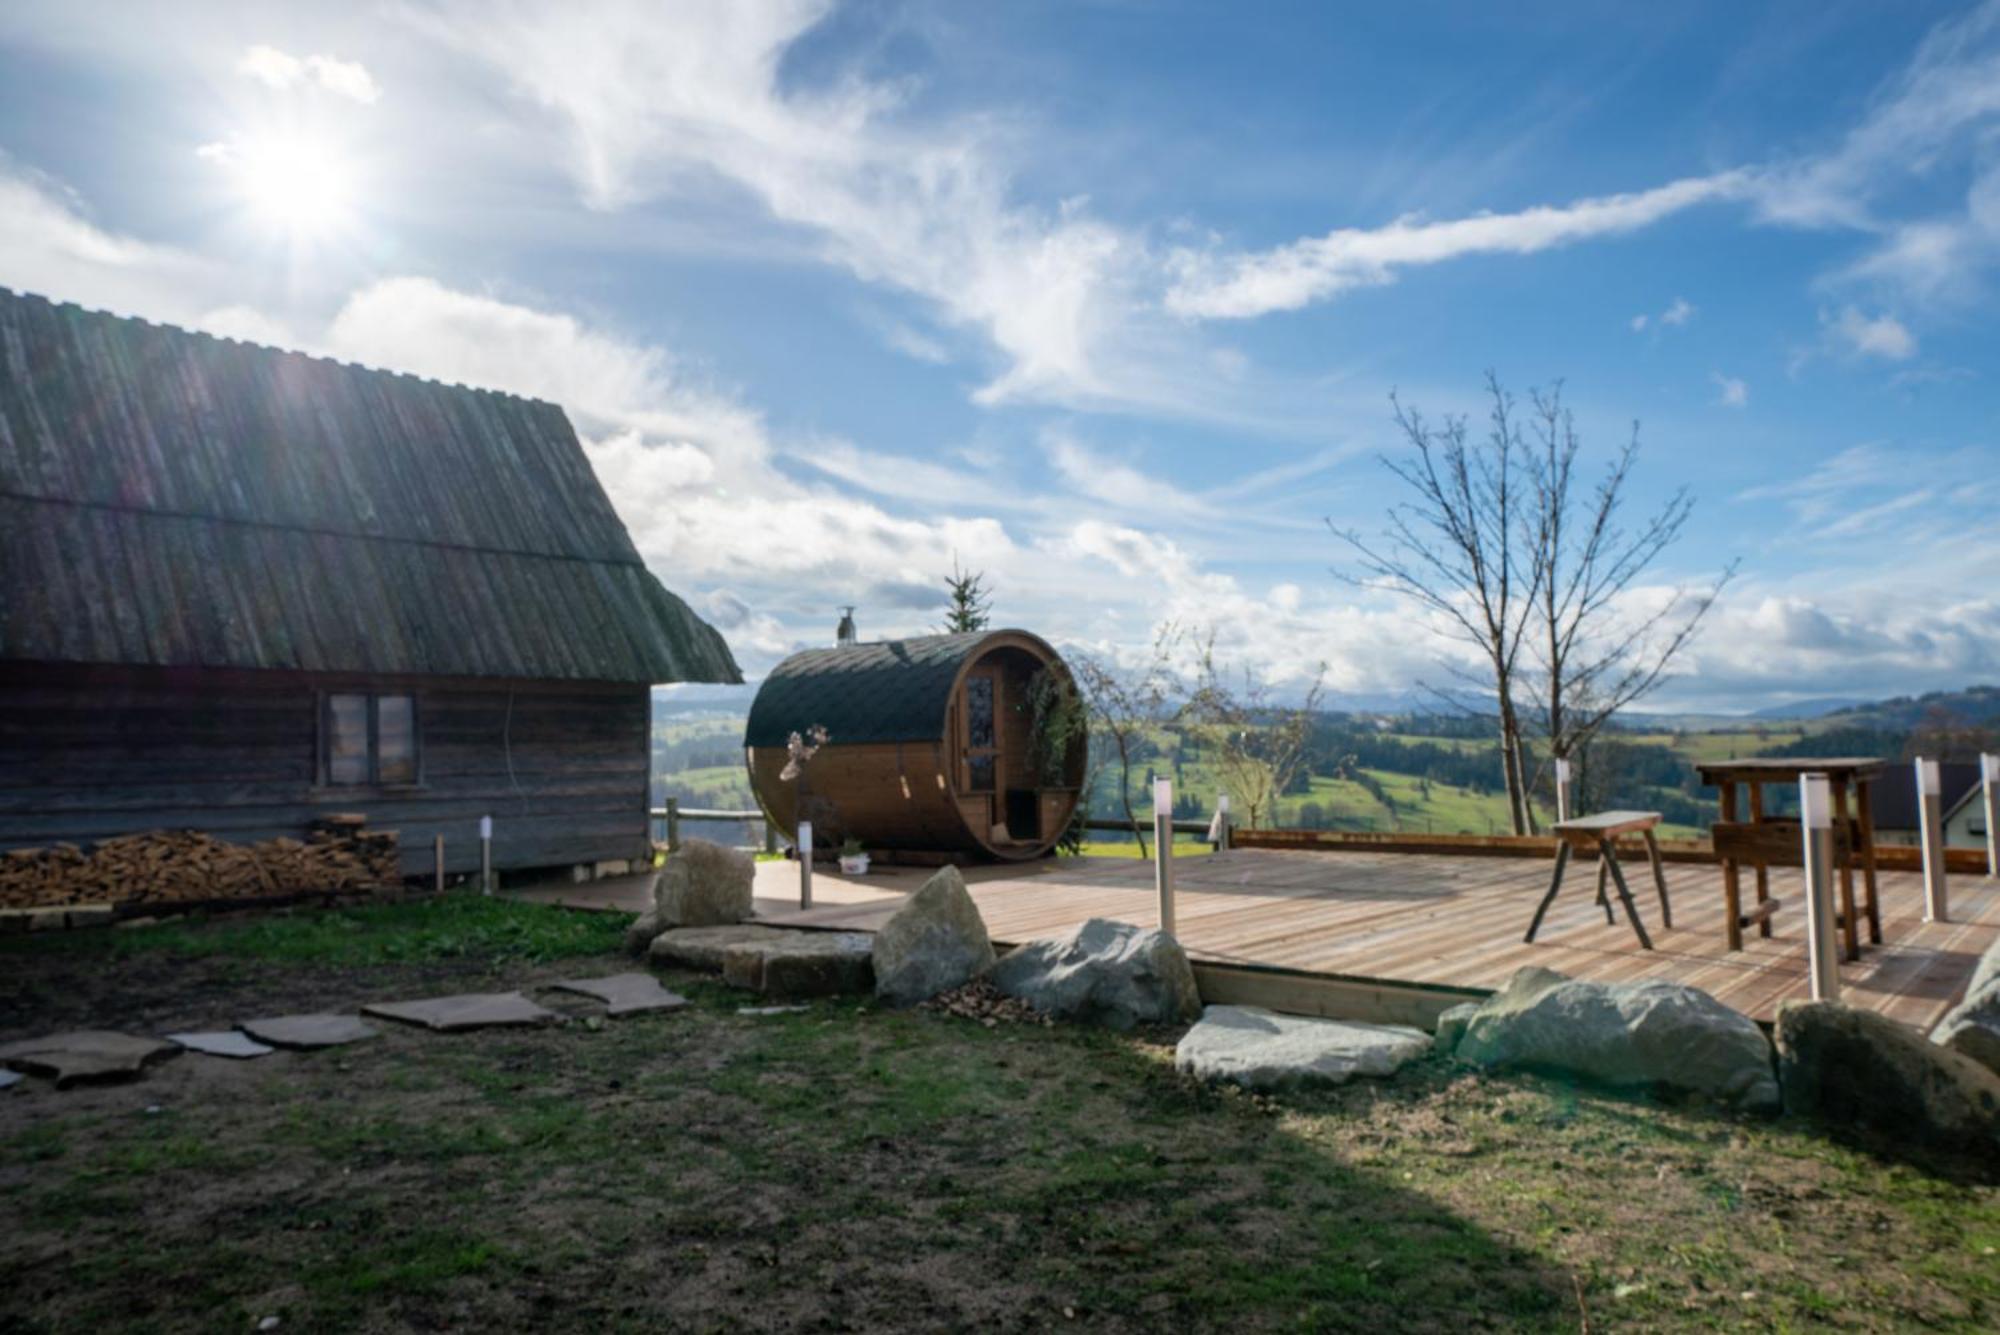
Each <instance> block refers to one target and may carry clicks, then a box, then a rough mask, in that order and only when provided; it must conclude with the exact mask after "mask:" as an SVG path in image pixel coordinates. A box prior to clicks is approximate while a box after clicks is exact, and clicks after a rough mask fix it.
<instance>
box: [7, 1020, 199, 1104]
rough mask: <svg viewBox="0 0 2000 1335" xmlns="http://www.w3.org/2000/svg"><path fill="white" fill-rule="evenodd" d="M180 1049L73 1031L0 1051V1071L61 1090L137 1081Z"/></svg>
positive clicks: (122, 1036)
mask: <svg viewBox="0 0 2000 1335" xmlns="http://www.w3.org/2000/svg"><path fill="white" fill-rule="evenodd" d="M179 1053H180V1048H178V1047H176V1046H175V1045H174V1044H172V1043H162V1042H161V1041H160V1040H159V1039H156V1038H141V1037H139V1036H137V1035H136V1034H121V1033H118V1032H117V1031H115V1030H111V1029H74V1030H71V1031H70V1032H68V1033H63V1034H50V1035H48V1036H47V1037H45V1038H29V1039H23V1040H21V1041H20V1042H18V1043H9V1044H7V1045H5V1046H4V1047H0V1066H11V1067H13V1068H14V1069H16V1070H19V1071H26V1072H27V1073H28V1074H30V1075H42V1076H49V1077H52V1078H53V1079H54V1080H55V1082H56V1088H57V1089H68V1088H70V1087H71V1086H73V1085H92V1084H108V1083H110V1082H112V1081H116V1080H133V1079H137V1078H138V1076H139V1074H140V1073H141V1072H142V1071H144V1070H145V1069H146V1067H148V1066H150V1065H152V1064H153V1063H154V1062H157V1061H163V1060H165V1059H166V1058H168V1057H173V1056H177V1055H178V1054H179Z"/></svg>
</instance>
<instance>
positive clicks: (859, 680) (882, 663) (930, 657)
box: [743, 631, 1054, 746]
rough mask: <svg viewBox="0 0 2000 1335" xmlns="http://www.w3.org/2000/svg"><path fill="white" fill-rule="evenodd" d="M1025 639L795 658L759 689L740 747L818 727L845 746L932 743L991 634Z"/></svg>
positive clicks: (918, 641)
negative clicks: (963, 675) (957, 685)
mask: <svg viewBox="0 0 2000 1335" xmlns="http://www.w3.org/2000/svg"><path fill="white" fill-rule="evenodd" d="M1023 634H1025V632H1022V631H997V632H989V631H976V632H973V633H971V634H967V635H921V636H916V637H914V638H911V639H907V640H878V641H876V642H874V643H871V644H843V645H840V646H838V647H837V648H833V649H808V650H806V651H805V652H804V653H798V654H793V655H792V656H791V657H790V658H787V659H786V660H785V661H784V662H782V663H780V664H778V666H776V667H775V668H772V669H771V675H770V676H768V677H766V678H765V679H764V684H763V685H762V686H761V687H759V688H758V690H757V699H756V701H755V702H754V703H753V704H752V705H751V706H750V719H749V722H748V723H747V724H746V725H745V726H744V730H743V744H744V745H745V746H783V745H784V744H785V741H786V739H787V738H788V737H789V736H790V735H791V734H792V733H794V732H804V731H805V730H806V729H807V728H810V727H811V726H812V725H813V724H815V723H818V724H821V725H823V726H824V727H825V728H826V730H827V733H828V736H829V738H830V739H831V740H832V741H833V742H835V743H838V744H840V745H843V746H844V745H847V744H849V743H865V742H915V741H924V742H929V741H935V740H937V738H938V736H939V734H940V732H941V731H942V729H943V727H944V716H945V707H946V706H947V705H948V704H949V703H950V701H951V687H952V683H953V682H955V681H956V680H958V671H959V668H960V667H962V666H963V665H964V663H965V660H966V659H968V658H970V657H972V656H973V655H974V654H975V653H976V652H977V651H978V650H979V648H980V646H981V645H983V644H985V643H986V642H987V641H988V640H991V639H994V638H995V637H996V636H1002V635H1004V636H1010V637H1011V636H1018V635H1023ZM1035 642H1036V643H1037V644H1039V643H1040V641H1039V640H1037V641H1035ZM1050 657H1054V651H1053V650H1051V651H1050Z"/></svg>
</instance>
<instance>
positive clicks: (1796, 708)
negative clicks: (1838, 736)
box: [1744, 695, 1868, 719]
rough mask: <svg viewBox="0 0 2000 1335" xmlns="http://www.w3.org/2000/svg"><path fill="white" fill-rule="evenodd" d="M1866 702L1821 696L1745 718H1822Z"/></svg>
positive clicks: (1755, 712)
mask: <svg viewBox="0 0 2000 1335" xmlns="http://www.w3.org/2000/svg"><path fill="white" fill-rule="evenodd" d="M1867 703H1868V701H1866V700H1863V699H1859V698H1856V697H1851V696H1838V695H1821V696H1814V697H1812V698H1810V699H1806V700H1793V701H1791V702H1790V703H1788V704H1782V705H1767V706H1765V707H1764V708H1762V709H1758V710H1753V711H1751V712H1750V713H1749V714H1746V715H1745V716H1744V717H1746V718H1761V719H1808V718H1824V717H1826V716H1827V715H1828V714H1837V713H1839V712H1840V711H1842V710H1844V709H1857V708H1859V707H1861V706H1862V705H1865V704H1867Z"/></svg>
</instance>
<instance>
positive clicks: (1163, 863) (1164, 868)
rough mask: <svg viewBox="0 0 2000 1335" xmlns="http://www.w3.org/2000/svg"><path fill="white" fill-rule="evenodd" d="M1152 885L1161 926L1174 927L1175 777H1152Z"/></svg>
mask: <svg viewBox="0 0 2000 1335" xmlns="http://www.w3.org/2000/svg"><path fill="white" fill-rule="evenodd" d="M1153 888H1154V890H1155V892H1156V893H1157V894H1158V896H1159V901H1160V930H1161V931H1163V932H1165V933H1167V934H1168V935H1169V936H1171V935H1173V931H1174V781H1173V780H1172V779H1154V780H1153Z"/></svg>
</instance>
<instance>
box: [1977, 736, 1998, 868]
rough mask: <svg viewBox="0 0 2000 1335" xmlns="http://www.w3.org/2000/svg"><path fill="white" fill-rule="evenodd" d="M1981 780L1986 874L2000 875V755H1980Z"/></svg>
mask: <svg viewBox="0 0 2000 1335" xmlns="http://www.w3.org/2000/svg"><path fill="white" fill-rule="evenodd" d="M1979 780H1980V786H1981V787H1983V788H1985V790H1986V874H1987V875H1988V876H2000V756H1981V757H1979Z"/></svg>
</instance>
